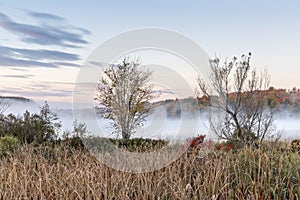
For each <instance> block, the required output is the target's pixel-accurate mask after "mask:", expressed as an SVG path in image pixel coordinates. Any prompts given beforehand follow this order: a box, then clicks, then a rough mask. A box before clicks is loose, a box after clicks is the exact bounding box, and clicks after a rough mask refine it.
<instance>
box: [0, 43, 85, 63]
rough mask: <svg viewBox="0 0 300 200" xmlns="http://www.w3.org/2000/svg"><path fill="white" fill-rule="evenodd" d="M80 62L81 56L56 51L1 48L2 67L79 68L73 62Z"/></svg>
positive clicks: (0, 61) (0, 60)
mask: <svg viewBox="0 0 300 200" xmlns="http://www.w3.org/2000/svg"><path fill="white" fill-rule="evenodd" d="M78 60H80V57H79V55H77V54H72V53H66V52H62V51H54V50H45V49H39V50H32V49H19V48H12V47H6V46H0V66H12V67H50V68H58V67H60V66H66V67H78V66H79V65H78V64H75V63H72V61H78Z"/></svg>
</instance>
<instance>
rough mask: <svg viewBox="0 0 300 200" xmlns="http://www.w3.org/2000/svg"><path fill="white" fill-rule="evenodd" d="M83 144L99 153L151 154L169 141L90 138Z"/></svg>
mask: <svg viewBox="0 0 300 200" xmlns="http://www.w3.org/2000/svg"><path fill="white" fill-rule="evenodd" d="M83 143H84V144H86V146H88V147H89V148H96V150H98V151H113V150H114V149H123V150H126V151H131V152H150V151H155V150H159V149H161V148H163V147H165V146H167V145H168V141H166V140H157V139H149V138H133V139H129V140H124V139H113V138H103V137H88V138H85V139H83Z"/></svg>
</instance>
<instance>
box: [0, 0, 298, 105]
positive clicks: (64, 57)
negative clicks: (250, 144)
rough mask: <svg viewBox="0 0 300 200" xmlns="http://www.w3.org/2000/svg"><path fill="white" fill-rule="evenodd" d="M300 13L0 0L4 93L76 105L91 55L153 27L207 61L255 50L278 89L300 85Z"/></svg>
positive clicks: (175, 3) (251, 6)
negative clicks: (189, 44)
mask: <svg viewBox="0 0 300 200" xmlns="http://www.w3.org/2000/svg"><path fill="white" fill-rule="evenodd" d="M299 8H300V2H299V1H296V0H294V1H293V0H287V1H276V0H273V1H270V0H266V1H261V0H254V1H251V2H245V1H240V0H235V1H233V0H228V1H216V0H210V1H207V0H206V1H201V0H194V1H192V0H187V1H182V0H164V1H161V0H151V1H142V0H128V1H121V0H120V1H116V0H111V1H100V0H87V1H70V0H60V1H58V0H48V1H40V0H26V1H21V0H10V1H3V0H0V68H1V72H0V94H1V93H2V95H9V96H23V97H26V98H29V99H33V100H35V101H37V102H43V101H48V102H49V103H50V105H54V106H57V107H63V108H64V107H71V105H72V99H73V98H72V97H73V88H74V84H75V81H76V79H77V76H78V73H79V71H80V68H81V66H82V65H83V64H84V63H85V60H86V59H87V58H88V57H89V55H90V54H91V53H92V52H93V51H94V50H95V49H96V48H97V47H98V46H99V45H101V44H102V43H103V42H105V41H107V40H108V39H110V38H112V37H114V36H115V35H118V34H120V33H124V32H126V31H130V30H134V29H141V28H147V27H154V28H161V29H167V30H173V31H176V32H178V33H181V34H183V35H185V36H187V37H188V38H190V39H192V40H193V41H195V42H196V43H197V44H199V45H200V46H201V47H202V48H203V49H204V50H205V52H207V54H208V55H209V56H213V55H215V54H217V55H218V56H220V57H221V58H224V59H226V58H231V57H233V56H240V55H242V54H245V53H248V52H252V55H253V56H252V64H253V66H254V67H255V68H257V69H258V70H262V69H265V68H267V69H268V72H269V74H270V76H271V85H272V86H275V87H276V88H286V89H290V88H292V87H300V79H299V77H298V76H299V74H300V59H299V53H300V38H299V35H300V26H299V24H300V12H299ZM170 78H172V77H170Z"/></svg>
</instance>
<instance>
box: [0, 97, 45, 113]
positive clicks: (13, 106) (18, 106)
mask: <svg viewBox="0 0 300 200" xmlns="http://www.w3.org/2000/svg"><path fill="white" fill-rule="evenodd" d="M0 101H1V102H4V103H7V104H8V105H9V106H8V108H7V109H6V110H5V112H4V114H6V115H7V114H11V113H12V114H15V115H21V114H23V113H24V112H25V111H26V110H27V111H29V112H31V113H37V112H39V111H40V105H39V104H38V103H36V102H35V101H33V100H31V99H27V98H24V97H13V96H1V97H0Z"/></svg>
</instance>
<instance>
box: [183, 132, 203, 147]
mask: <svg viewBox="0 0 300 200" xmlns="http://www.w3.org/2000/svg"><path fill="white" fill-rule="evenodd" d="M204 138H205V135H199V136H197V137H195V138H192V139H188V141H187V142H190V148H193V149H196V148H200V147H201V145H200V144H202V143H203V141H204Z"/></svg>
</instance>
